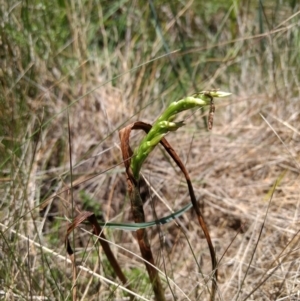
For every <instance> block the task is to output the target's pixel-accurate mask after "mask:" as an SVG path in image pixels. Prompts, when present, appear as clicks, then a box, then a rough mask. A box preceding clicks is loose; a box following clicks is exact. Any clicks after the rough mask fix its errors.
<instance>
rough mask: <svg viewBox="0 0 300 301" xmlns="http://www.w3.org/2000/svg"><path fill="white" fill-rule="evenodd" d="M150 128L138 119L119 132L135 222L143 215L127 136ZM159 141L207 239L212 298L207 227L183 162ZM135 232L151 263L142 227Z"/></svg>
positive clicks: (215, 275) (213, 256)
mask: <svg viewBox="0 0 300 301" xmlns="http://www.w3.org/2000/svg"><path fill="white" fill-rule="evenodd" d="M151 128H152V126H151V125H150V124H147V123H144V122H141V121H138V122H135V123H133V124H131V125H128V126H127V127H125V128H124V129H122V130H121V131H120V133H119V134H120V140H121V150H122V154H123V160H124V165H125V168H126V175H127V184H128V192H129V196H130V199H131V206H132V212H133V215H134V219H135V222H145V217H144V211H143V205H142V201H141V198H140V194H139V188H138V187H139V185H138V183H137V180H136V179H135V178H134V177H133V174H132V171H131V168H130V158H131V156H132V150H131V148H130V146H129V136H130V132H131V130H143V131H145V132H146V133H148V132H149V131H150V129H151ZM160 143H161V144H162V145H163V147H164V148H165V149H166V151H167V152H168V154H169V155H170V156H171V157H172V159H173V160H174V161H175V162H176V164H177V166H178V167H179V168H180V170H181V171H182V173H183V174H184V176H185V179H186V182H187V185H188V189H189V194H190V198H191V202H192V204H193V208H194V210H195V212H196V215H197V218H198V222H199V224H200V226H201V228H202V231H203V233H204V236H205V239H206V241H207V244H208V248H209V251H210V256H211V264H212V270H213V275H212V290H211V296H210V299H211V300H214V299H215V294H216V288H217V278H218V269H217V259H216V253H215V250H214V247H213V244H212V241H211V238H210V235H209V232H208V228H207V226H206V223H205V220H204V217H203V214H202V212H201V210H200V207H199V205H198V203H197V200H196V197H195V193H194V189H193V185H192V182H191V179H190V176H189V173H188V171H187V169H186V168H185V166H184V164H183V163H182V161H181V159H180V158H179V156H178V155H177V153H176V152H175V150H174V149H173V148H172V146H171V145H170V144H169V143H168V141H167V140H166V139H165V138H162V140H161V141H160ZM137 232H139V234H138V242H139V245H140V249H141V253H142V255H143V252H145V250H147V253H146V252H145V256H149V258H150V259H151V260H152V261H150V262H151V263H152V264H153V262H154V260H153V257H152V253H151V249H150V245H149V242H148V239H147V234H146V231H145V230H144V229H140V230H138V231H137ZM142 250H143V251H142ZM143 256H144V255H143ZM144 258H145V257H144ZM145 259H146V258H145ZM146 267H147V270H148V269H150V270H151V273H153V275H156V274H157V271H156V270H155V272H154V271H152V269H153V268H152V267H151V266H149V265H147V264H146ZM148 273H149V277H150V279H152V278H151V277H153V275H152V274H150V272H149V270H148ZM155 273H156V274H155ZM155 277H156V278H155V279H157V278H158V275H157V276H155ZM158 279H159V278H158ZM158 286H159V284H158ZM153 290H154V287H153ZM158 300H163V299H158Z"/></svg>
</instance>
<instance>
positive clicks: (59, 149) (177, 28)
mask: <svg viewBox="0 0 300 301" xmlns="http://www.w3.org/2000/svg"><path fill="white" fill-rule="evenodd" d="M299 9H300V7H299V4H297V2H296V1H289V2H286V3H285V4H282V3H281V2H280V1H264V2H263V4H262V3H261V2H259V1H258V3H256V2H255V3H254V2H253V1H233V2H232V3H231V2H230V3H229V2H227V1H211V3H204V1H190V2H188V3H186V4H183V2H179V1H174V3H173V4H170V3H168V2H165V1H149V2H147V4H146V2H145V1H137V0H136V1H113V2H110V1H101V4H100V3H99V2H98V1H92V0H87V1H56V2H55V3H52V4H51V5H50V4H49V3H47V2H42V1H27V2H26V1H24V2H18V1H5V0H2V1H1V18H2V21H1V42H0V53H1V69H0V72H1V77H0V80H1V94H0V96H1V108H0V117H1V124H0V126H1V132H0V136H1V144H0V152H1V161H2V162H0V164H1V169H0V172H1V174H0V185H1V186H0V191H1V199H0V206H1V212H0V216H1V227H0V233H1V240H0V247H1V248H0V258H1V260H0V299H1V300H71V296H72V295H71V288H72V285H73V284H72V277H71V265H70V264H69V263H68V262H67V260H66V259H63V258H64V257H66V251H65V248H64V242H63V241H64V235H65V233H66V224H67V220H66V218H71V217H72V216H73V214H75V212H74V205H76V206H78V207H79V208H81V209H84V210H90V211H94V212H95V213H97V215H98V216H99V218H104V219H105V220H110V219H112V218H114V220H118V221H130V220H131V216H130V209H129V208H130V206H129V202H128V199H127V196H126V183H125V176H124V169H123V165H122V160H121V152H120V148H119V138H118V130H119V129H120V128H121V127H122V126H124V125H125V124H129V123H130V122H132V121H136V120H143V121H146V122H153V121H154V120H155V118H157V117H158V116H159V114H160V113H161V112H162V110H163V109H164V108H165V107H166V106H167V104H168V103H170V102H171V101H174V100H178V99H180V98H182V96H184V95H188V94H192V93H194V92H195V90H196V89H197V90H204V89H210V88H221V89H222V90H224V91H230V92H232V93H233V95H232V97H230V98H228V99H224V100H220V101H216V110H217V111H216V114H215V124H214V127H213V130H212V131H211V132H207V130H206V128H205V126H204V124H203V120H202V113H201V112H200V111H199V110H197V111H194V112H193V114H192V112H189V113H186V114H184V115H182V118H183V119H185V121H186V126H185V127H183V128H181V129H179V130H178V131H177V132H175V133H171V134H169V135H168V136H167V139H168V140H169V142H170V143H171V144H172V145H173V147H174V148H175V150H176V151H178V154H179V155H180V157H181V158H182V159H183V161H184V162H185V163H186V164H187V168H188V170H189V172H190V173H191V177H192V181H193V184H194V187H195V190H196V193H197V196H198V197H199V201H200V202H201V204H202V207H203V210H204V214H205V218H206V221H207V223H208V225H209V229H210V233H211V236H212V238H213V242H214V245H215V248H216V251H217V254H218V258H219V259H220V263H219V291H218V294H217V298H216V299H217V300H298V299H299V298H300V293H299V292H300V284H299V281H300V280H299V275H300V274H299V266H300V262H299V233H298V230H299V217H300V212H299V205H300V203H299V171H300V168H299V159H300V157H299V154H300V147H299V145H300V144H299V141H300V138H299V131H300V126H299V121H300V115H299V114H300V102H299V74H300V69H299V63H300V60H299V58H300V55H299V47H300V44H299V42H300V35H299V25H300V24H299ZM205 114H206V113H205ZM69 136H70V137H69ZM141 137H142V134H136V135H135V136H134V137H133V142H132V145H133V146H134V145H136V144H137V143H138V141H139V139H140V138H141ZM69 140H70V141H71V150H70V147H69ZM70 166H72V173H71V172H70V170H71V167H70ZM143 175H144V177H145V180H146V182H148V183H149V184H148V187H147V188H145V187H144V188H143V189H144V192H145V196H147V199H148V200H147V203H146V205H145V211H146V212H147V219H148V220H153V219H154V216H155V214H154V212H153V210H154V209H153V208H155V213H156V214H157V216H163V215H166V214H168V213H169V210H168V208H167V205H169V206H170V207H171V208H172V209H173V210H177V209H179V208H180V207H182V206H184V205H185V204H187V202H188V201H189V199H188V195H187V189H186V186H185V184H184V181H183V180H184V179H183V178H182V176H181V175H180V174H179V172H178V170H177V169H176V168H175V167H174V166H172V165H170V162H169V161H168V160H166V156H165V154H164V153H163V152H162V151H161V150H160V149H159V148H158V149H157V150H155V151H154V152H153V153H152V154H151V156H150V158H149V159H148V160H147V162H146V164H145V166H144V168H143ZM71 183H72V184H71ZM158 196H159V197H158ZM166 204H167V205H166ZM41 207H42V210H41V209H40V208H41ZM194 217H195V216H194V215H193V213H192V212H188V213H186V214H185V215H184V216H183V217H181V218H180V221H181V224H182V227H183V229H185V231H186V234H187V238H186V237H185V236H184V235H183V233H182V232H181V231H180V229H179V228H178V227H177V226H176V225H175V224H174V223H170V224H167V225H165V226H163V227H161V228H159V229H156V228H153V229H151V230H149V232H150V235H151V244H152V246H153V250H154V252H155V256H156V258H157V263H158V267H159V268H160V269H161V270H162V271H163V272H164V273H165V272H166V273H167V275H168V276H169V277H170V278H171V279H172V280H173V283H170V284H167V282H165V283H164V285H165V287H166V296H167V299H168V300H175V299H176V300H207V299H208V296H209V293H208V290H207V288H208V286H207V284H206V281H207V280H209V277H210V266H209V263H210V259H209V253H208V248H207V245H206V242H205V241H204V239H203V235H202V233H201V231H200V228H199V226H198V225H197V223H195V218H194ZM261 230H262V231H261ZM105 231H106V234H107V236H108V237H109V240H110V241H111V242H112V243H114V245H113V246H112V248H113V251H114V252H115V254H116V257H117V259H118V260H119V262H120V264H121V266H122V268H123V270H124V272H125V273H126V274H127V276H128V278H129V279H130V281H131V283H132V287H133V290H134V291H135V292H137V293H138V294H140V296H143V297H144V298H146V299H147V300H151V298H152V292H151V289H150V285H149V283H148V280H147V276H146V274H145V268H144V265H143V263H142V262H141V260H140V259H138V258H137V256H136V255H138V254H139V251H138V245H137V243H136V241H135V237H134V234H132V233H129V232H124V231H120V230H114V231H113V230H109V229H107V230H105ZM187 240H188V241H189V243H190V245H191V248H192V250H191V249H190V247H189V244H188V241H187ZM33 242H35V244H34V243H33ZM41 246H43V248H42V247H41ZM76 246H77V250H78V252H77V260H78V262H79V263H81V264H82V265H83V266H86V267H87V268H88V269H90V270H91V271H94V272H95V273H96V274H93V275H91V274H89V273H87V272H85V271H82V272H81V273H80V274H79V278H78V281H77V289H78V293H79V297H80V298H81V300H125V298H126V297H124V294H123V293H122V290H121V289H117V288H116V287H115V286H113V285H108V284H107V283H105V282H104V281H103V280H102V279H100V278H99V277H98V276H97V275H102V276H104V277H107V278H109V279H111V280H113V281H115V282H116V283H117V279H115V276H114V274H113V272H112V271H111V269H110V267H109V265H108V263H107V261H106V258H105V256H104V255H103V254H102V251H101V249H98V248H97V247H95V246H94V245H93V241H92V239H91V237H90V236H89V235H87V234H86V232H84V231H82V230H81V231H77V232H76ZM117 246H121V247H123V248H124V249H120V248H118V247H117ZM46 248H48V249H46ZM126 250H127V251H130V252H132V253H129V252H127V251H126ZM51 252H52V253H51ZM53 252H55V253H53ZM135 254H136V255H135ZM193 254H194V255H193ZM60 256H61V257H60ZM194 256H195V258H194ZM202 275H204V276H202ZM174 283H175V284H176V285H175V284H174ZM169 285H170V286H169ZM250 293H251V295H249V294H250ZM175 297H176V298H175Z"/></svg>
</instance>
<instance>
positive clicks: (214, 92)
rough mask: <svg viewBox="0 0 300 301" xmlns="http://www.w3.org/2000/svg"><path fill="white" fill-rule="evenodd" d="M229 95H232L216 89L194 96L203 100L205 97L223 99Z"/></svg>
mask: <svg viewBox="0 0 300 301" xmlns="http://www.w3.org/2000/svg"><path fill="white" fill-rule="evenodd" d="M229 95H231V93H229V92H224V91H220V90H217V89H214V90H207V91H201V92H198V93H195V94H194V95H193V96H194V97H195V98H198V97H199V98H202V97H203V96H208V97H216V98H222V97H227V96H229Z"/></svg>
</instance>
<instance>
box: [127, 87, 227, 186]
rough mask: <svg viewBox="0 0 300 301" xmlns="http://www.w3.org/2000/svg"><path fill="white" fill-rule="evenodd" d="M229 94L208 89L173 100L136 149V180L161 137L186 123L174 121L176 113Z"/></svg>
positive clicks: (132, 162) (134, 173)
mask: <svg viewBox="0 0 300 301" xmlns="http://www.w3.org/2000/svg"><path fill="white" fill-rule="evenodd" d="M229 95H231V93H228V92H223V91H218V90H208V91H202V92H199V93H196V94H194V95H192V96H188V97H186V98H183V99H180V100H178V101H175V102H172V103H171V104H170V105H169V107H168V108H167V109H166V110H165V112H164V113H163V114H162V115H161V116H160V117H159V118H158V119H157V121H156V122H155V123H154V125H153V126H152V128H151V130H150V131H149V133H148V134H147V135H146V136H145V137H144V139H143V140H142V142H141V143H140V146H139V147H138V148H137V149H135V151H134V155H133V158H132V160H131V169H132V171H133V176H134V178H135V179H136V180H138V179H139V173H140V170H141V167H142V165H143V163H144V161H145V160H146V158H147V157H148V155H149V154H150V152H151V151H152V150H153V149H154V148H155V146H156V145H157V144H158V143H159V142H160V141H161V139H162V138H163V137H164V136H165V135H166V134H167V133H168V132H170V131H176V130H177V129H178V128H180V127H182V126H183V125H184V123H183V121H180V122H173V119H174V118H175V115H177V114H178V113H180V112H183V111H185V110H189V109H192V108H195V107H203V106H207V105H210V104H211V103H212V101H213V98H214V97H216V98H221V97H226V96H229Z"/></svg>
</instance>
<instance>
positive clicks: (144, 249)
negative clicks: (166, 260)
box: [119, 123, 166, 301]
mask: <svg viewBox="0 0 300 301" xmlns="http://www.w3.org/2000/svg"><path fill="white" fill-rule="evenodd" d="M135 124H136V123H134V124H132V125H129V126H127V127H125V128H123V129H122V130H120V132H119V135H120V140H121V150H122V156H123V160H124V165H125V169H126V179H127V187H128V188H127V189H128V194H129V198H130V201H131V210H132V213H133V218H134V221H135V222H136V223H144V222H145V214H144V209H143V202H142V199H141V195H140V191H139V183H138V181H137V180H136V179H135V178H134V176H133V173H132V170H131V168H130V158H131V156H132V150H131V148H130V146H129V138H130V132H131V130H132V129H135ZM136 235H137V241H138V244H139V247H140V251H141V255H142V257H143V259H144V260H145V265H146V269H147V272H148V275H149V279H150V282H151V284H152V288H153V292H154V295H155V299H156V300H157V301H164V300H166V299H165V296H164V290H163V287H162V284H161V281H160V278H159V274H158V271H157V269H156V268H155V262H154V258H153V254H152V251H151V247H150V243H149V239H148V235H147V231H146V230H145V229H138V230H137V231H136Z"/></svg>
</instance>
